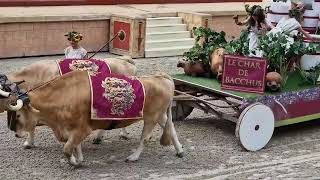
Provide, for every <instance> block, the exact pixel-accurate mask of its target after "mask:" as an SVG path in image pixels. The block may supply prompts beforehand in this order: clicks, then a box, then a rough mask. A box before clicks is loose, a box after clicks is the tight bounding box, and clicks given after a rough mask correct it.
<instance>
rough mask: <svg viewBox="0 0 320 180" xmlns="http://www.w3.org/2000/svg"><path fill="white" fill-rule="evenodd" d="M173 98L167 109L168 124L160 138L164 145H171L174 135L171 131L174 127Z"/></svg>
mask: <svg viewBox="0 0 320 180" xmlns="http://www.w3.org/2000/svg"><path fill="white" fill-rule="evenodd" d="M171 108H172V100H171V101H170V104H169V106H168V109H167V121H166V125H165V127H164V129H163V133H162V136H161V139H160V144H161V145H162V146H169V145H171V142H172V141H171V137H172V133H171V129H172V128H173V123H172V110H171Z"/></svg>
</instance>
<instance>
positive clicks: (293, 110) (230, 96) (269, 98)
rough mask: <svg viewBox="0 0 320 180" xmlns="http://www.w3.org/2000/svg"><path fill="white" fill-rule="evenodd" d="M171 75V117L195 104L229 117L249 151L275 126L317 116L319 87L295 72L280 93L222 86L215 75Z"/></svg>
mask: <svg viewBox="0 0 320 180" xmlns="http://www.w3.org/2000/svg"><path fill="white" fill-rule="evenodd" d="M172 77H173V79H174V82H175V87H176V91H175V93H176V94H175V97H174V103H173V119H174V120H183V119H185V118H186V117H187V116H188V115H189V114H190V113H191V112H192V110H193V109H194V108H197V109H200V110H203V111H204V112H206V113H210V114H213V115H216V116H217V117H218V118H221V119H224V120H229V121H232V122H234V123H236V129H235V135H236V137H237V138H238V140H239V141H240V144H241V145H242V146H243V148H245V149H246V150H248V151H258V150H260V149H262V148H263V147H265V146H266V145H267V143H268V142H269V141H270V139H271V137H272V134H273V131H274V128H275V127H280V126H286V125H290V124H295V123H300V122H304V121H310V120H314V119H317V118H320V108H319V107H320V88H319V87H317V86H314V85H309V84H306V83H304V82H303V80H302V78H301V76H300V75H299V73H298V72H293V73H291V74H289V78H288V80H287V83H286V86H285V87H283V89H282V91H281V93H268V92H266V93H264V94H254V93H244V92H237V91H229V90H221V86H220V83H219V82H218V81H217V80H216V79H209V78H204V77H192V76H188V75H185V74H176V75H173V76H172ZM216 101H223V102H224V103H223V104H222V105H221V103H217V102H216ZM230 109H231V111H230Z"/></svg>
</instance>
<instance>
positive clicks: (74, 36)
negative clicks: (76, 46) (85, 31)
mask: <svg viewBox="0 0 320 180" xmlns="http://www.w3.org/2000/svg"><path fill="white" fill-rule="evenodd" d="M64 36H67V37H68V41H75V42H79V41H81V40H82V38H83V36H82V34H81V33H78V32H76V31H72V32H68V33H67V34H65V35H64Z"/></svg>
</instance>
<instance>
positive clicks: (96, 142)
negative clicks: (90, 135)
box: [93, 138, 102, 144]
mask: <svg viewBox="0 0 320 180" xmlns="http://www.w3.org/2000/svg"><path fill="white" fill-rule="evenodd" d="M101 142H102V140H101V139H100V138H95V139H93V144H101Z"/></svg>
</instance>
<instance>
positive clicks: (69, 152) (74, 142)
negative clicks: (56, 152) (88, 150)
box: [63, 131, 90, 167]
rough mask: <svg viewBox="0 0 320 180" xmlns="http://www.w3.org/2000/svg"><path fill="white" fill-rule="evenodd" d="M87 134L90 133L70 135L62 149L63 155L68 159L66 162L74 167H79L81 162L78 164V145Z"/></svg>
mask: <svg viewBox="0 0 320 180" xmlns="http://www.w3.org/2000/svg"><path fill="white" fill-rule="evenodd" d="M89 132H90V131H88V132H85V131H80V132H78V133H73V134H71V135H70V136H69V138H68V141H67V143H66V144H65V145H64V147H63V153H64V155H65V156H66V158H67V159H68V162H69V163H70V164H71V165H73V166H75V167H79V166H81V162H79V160H80V156H79V151H78V150H79V149H77V148H80V151H81V146H79V145H80V144H81V142H82V140H83V139H84V138H85V137H87V136H88V135H89ZM74 154H77V155H78V159H77V158H76V157H75V156H74ZM81 154H82V152H81ZM82 159H83V157H82Z"/></svg>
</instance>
